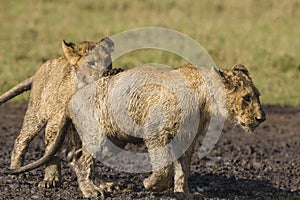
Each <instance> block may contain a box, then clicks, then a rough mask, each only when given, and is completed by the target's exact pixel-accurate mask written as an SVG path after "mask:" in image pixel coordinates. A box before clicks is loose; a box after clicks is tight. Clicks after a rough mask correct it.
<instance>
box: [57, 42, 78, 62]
mask: <svg viewBox="0 0 300 200" xmlns="http://www.w3.org/2000/svg"><path fill="white" fill-rule="evenodd" d="M61 46H62V49H63V51H64V54H65V56H66V58H67V60H68V61H69V62H70V63H71V64H74V63H72V60H73V58H75V57H77V50H76V44H74V43H72V42H66V41H65V40H63V41H62V45H61Z"/></svg>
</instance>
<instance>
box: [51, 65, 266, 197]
mask: <svg viewBox="0 0 300 200" xmlns="http://www.w3.org/2000/svg"><path fill="white" fill-rule="evenodd" d="M123 77H126V78H127V79H125V80H124V82H122V84H121V85H125V90H123V89H124V88H122V90H116V89H118V87H119V89H120V87H121V86H120V85H118V84H117V83H118V81H119V80H122V78H123ZM182 77H183V78H184V80H186V83H182V82H180V81H182ZM159 81H161V82H159ZM138 82H141V83H145V84H144V85H143V84H142V85H143V86H141V87H139V88H138V90H135V91H134V92H133V93H132V98H131V101H130V103H129V104H128V105H127V106H128V111H129V112H128V113H129V116H130V118H131V119H132V121H133V122H135V123H136V124H139V125H145V124H146V125H147V126H146V127H148V129H146V132H145V133H144V134H145V135H143V136H144V137H143V139H136V137H132V134H133V135H134V134H139V133H128V132H124V131H123V130H122V128H120V127H121V124H119V122H117V121H116V119H115V118H114V117H116V116H114V114H113V111H112V110H113V108H114V107H116V109H117V113H119V112H118V109H120V107H118V102H120V100H121V101H122V100H123V98H124V96H123V95H126V91H129V90H130V85H132V84H135V83H138ZM157 82H159V83H160V84H157ZM217 82H221V83H223V84H224V85H225V88H226V96H225V99H226V114H224V113H221V112H220V111H219V110H214V109H212V107H211V103H212V102H213V101H216V99H214V98H215V97H216V96H214V95H212V94H211V93H210V92H209V86H210V85H214V84H216V83H217ZM164 84H169V86H170V87H169V89H170V88H171V91H170V90H168V88H167V87H164ZM126 88H127V89H128V90H126ZM177 90H178V91H180V94H181V95H180V96H179V97H178V96H176V95H174V92H175V91H177ZM112 91H118V92H120V93H117V94H116V96H114V98H116V101H113V102H112V100H113V99H111V95H112ZM124 91H125V93H123V92H124ZM172 91H173V92H172ZM189 91H191V93H189ZM214 92H215V93H218V92H219V91H218V88H217V89H216V90H215V91H214ZM192 96H194V97H195V101H194V100H193V99H192ZM249 96H250V98H249ZM180 102H181V103H182V104H183V105H181V106H178V103H180ZM155 104H158V105H162V108H163V109H164V110H165V111H166V113H165V117H166V121H165V123H164V124H163V125H162V127H163V128H162V129H161V130H160V131H161V132H159V133H155V132H153V131H155V130H156V129H155V127H153V124H152V121H150V122H149V120H147V117H149V115H150V114H151V112H150V110H149V109H150V108H151V106H153V105H155ZM191 104H193V105H191ZM182 106H183V107H182ZM183 108H184V109H183ZM195 108H198V109H199V111H200V116H201V117H200V120H199V121H196V122H195V123H196V125H197V127H198V128H197V130H198V131H196V133H192V132H190V130H188V129H186V130H181V129H180V128H179V126H180V125H182V124H183V122H184V121H185V120H187V121H188V120H192V119H193V117H195V116H197V112H196V110H197V109H195ZM82 111H83V112H82ZM121 112H122V111H120V113H121ZM220 114H221V115H222V114H224V115H227V117H228V118H229V119H231V120H232V121H234V122H238V123H241V125H242V127H243V128H244V129H245V130H247V131H248V130H251V131H253V130H254V129H255V128H256V127H257V126H258V125H259V124H260V123H261V122H263V121H264V120H265V114H264V112H263V110H262V108H261V105H260V102H259V93H258V90H257V89H256V87H255V86H254V84H253V82H252V80H251V78H250V76H249V72H248V70H246V68H245V67H243V66H241V65H237V66H234V67H233V69H232V70H230V71H225V70H217V69H214V68H212V69H209V68H200V67H196V66H194V65H191V64H188V65H185V66H183V67H181V68H178V69H176V70H173V69H166V68H157V67H139V68H134V69H130V70H127V71H125V72H121V73H119V74H117V75H115V76H109V77H103V78H100V79H99V80H97V81H92V82H91V83H90V84H87V85H86V86H83V87H82V88H81V89H79V90H78V91H77V92H76V93H75V94H74V95H73V96H72V98H71V99H70V102H69V104H68V113H67V115H68V117H70V118H71V119H72V122H73V123H74V125H75V127H76V130H77V131H78V133H79V135H80V136H81V139H83V140H84V139H86V138H88V140H87V141H88V142H90V141H92V142H93V143H94V142H98V145H99V147H101V144H102V143H101V142H102V139H101V137H102V136H101V135H100V136H99V134H104V136H107V137H108V138H109V139H110V140H112V141H113V142H114V143H115V144H118V146H120V147H124V145H125V144H126V143H139V142H144V143H145V144H146V146H147V148H148V151H149V154H150V159H151V164H152V169H153V173H152V174H151V176H150V177H148V178H147V179H145V180H144V186H145V188H146V189H148V190H154V191H163V190H165V189H167V188H169V187H170V186H171V184H172V182H171V181H172V177H174V183H173V184H174V192H180V193H185V194H186V193H189V187H188V177H189V174H190V163H191V157H192V154H193V152H194V146H195V142H196V140H197V137H198V136H199V135H201V134H203V133H205V131H206V128H207V125H208V123H209V120H210V119H211V117H212V116H213V115H220ZM95 116H96V118H95ZM158 117H159V116H158ZM94 122H95V123H94ZM126 123H127V122H125V125H127V126H130V125H131V124H130V123H128V124H126ZM147 123H148V124H147ZM156 125H157V124H155V126H156ZM95 126H96V129H95V130H96V132H94V133H93V130H90V129H88V128H89V127H95ZM97 128H98V129H97ZM95 130H94V131H95ZM97 130H100V131H97ZM178 130H180V131H182V133H178ZM91 131H92V132H91ZM129 134H130V135H129ZM178 134H182V135H181V136H180V139H179V141H181V142H182V143H183V144H184V143H185V142H186V138H190V137H192V136H193V135H195V138H194V140H193V141H192V143H191V144H190V145H189V147H188V148H187V149H186V151H185V152H184V153H183V154H182V155H181V156H180V157H179V158H178V159H177V160H175V161H174V162H173V163H170V164H167V165H164V166H162V164H164V163H168V161H170V154H169V153H168V152H166V151H165V150H164V149H160V147H164V146H165V145H167V144H168V143H169V142H170V141H171V140H172V139H173V138H174V137H176V136H177V135H178ZM71 136H72V137H74V136H76V134H72V135H71ZM94 136H98V137H97V140H89V139H93V137H94ZM76 137H77V136H76ZM79 141H80V139H79V138H75V139H74V143H73V144H71V145H70V146H69V148H71V149H73V150H70V151H69V154H68V160H69V162H70V165H71V167H72V168H73V170H74V171H75V173H76V175H77V178H78V179H79V180H80V181H79V187H80V189H81V191H82V192H83V195H84V196H85V197H91V196H96V195H97V192H100V193H101V194H102V193H103V191H105V190H106V191H108V190H109V189H110V187H111V186H112V184H108V183H104V184H102V185H101V186H102V188H103V187H105V186H107V187H106V188H105V189H100V188H99V187H98V186H95V185H94V184H91V183H92V182H91V181H90V176H91V175H92V174H93V166H94V164H93V159H92V155H91V153H93V152H90V151H89V150H88V149H87V148H88V146H89V144H88V143H85V144H84V146H83V147H82V148H81V144H80V145H78V142H79ZM84 142H86V141H83V143H84ZM101 148H102V147H101ZM175 151H176V149H175ZM46 153H47V152H46ZM100 153H103V154H105V153H106V152H105V151H103V152H100ZM78 154H81V157H80V158H78V156H77V155H78Z"/></svg>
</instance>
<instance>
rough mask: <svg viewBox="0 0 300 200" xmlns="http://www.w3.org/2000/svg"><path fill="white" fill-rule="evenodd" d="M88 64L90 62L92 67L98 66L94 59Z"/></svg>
mask: <svg viewBox="0 0 300 200" xmlns="http://www.w3.org/2000/svg"><path fill="white" fill-rule="evenodd" d="M87 64H88V65H89V66H90V67H96V66H97V63H96V62H94V61H89V62H87Z"/></svg>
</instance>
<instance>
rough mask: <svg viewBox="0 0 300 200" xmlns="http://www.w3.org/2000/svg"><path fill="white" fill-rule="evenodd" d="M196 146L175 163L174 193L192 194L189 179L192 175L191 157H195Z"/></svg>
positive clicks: (192, 146) (190, 148) (191, 147)
mask: <svg viewBox="0 0 300 200" xmlns="http://www.w3.org/2000/svg"><path fill="white" fill-rule="evenodd" d="M193 149H194V144H192V145H191V146H190V147H189V148H188V150H187V151H186V152H185V153H184V154H183V155H182V156H181V157H180V158H179V159H178V160H176V161H175V162H174V192H177V193H185V194H188V193H190V189H189V185H188V179H189V175H190V165H191V157H192V155H193Z"/></svg>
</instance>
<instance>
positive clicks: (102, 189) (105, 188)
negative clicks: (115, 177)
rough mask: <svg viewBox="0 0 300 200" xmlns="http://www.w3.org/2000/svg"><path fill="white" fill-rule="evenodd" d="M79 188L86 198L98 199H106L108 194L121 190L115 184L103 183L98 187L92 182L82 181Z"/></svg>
mask: <svg viewBox="0 0 300 200" xmlns="http://www.w3.org/2000/svg"><path fill="white" fill-rule="evenodd" d="M79 187H80V189H81V192H82V194H83V196H84V197H86V198H90V197H98V196H99V195H101V197H102V198H105V195H106V193H108V192H113V191H114V190H120V188H119V186H117V184H115V183H113V182H101V183H99V184H97V186H96V185H95V184H94V183H93V182H92V181H91V180H89V179H88V180H85V181H80V183H79Z"/></svg>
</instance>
